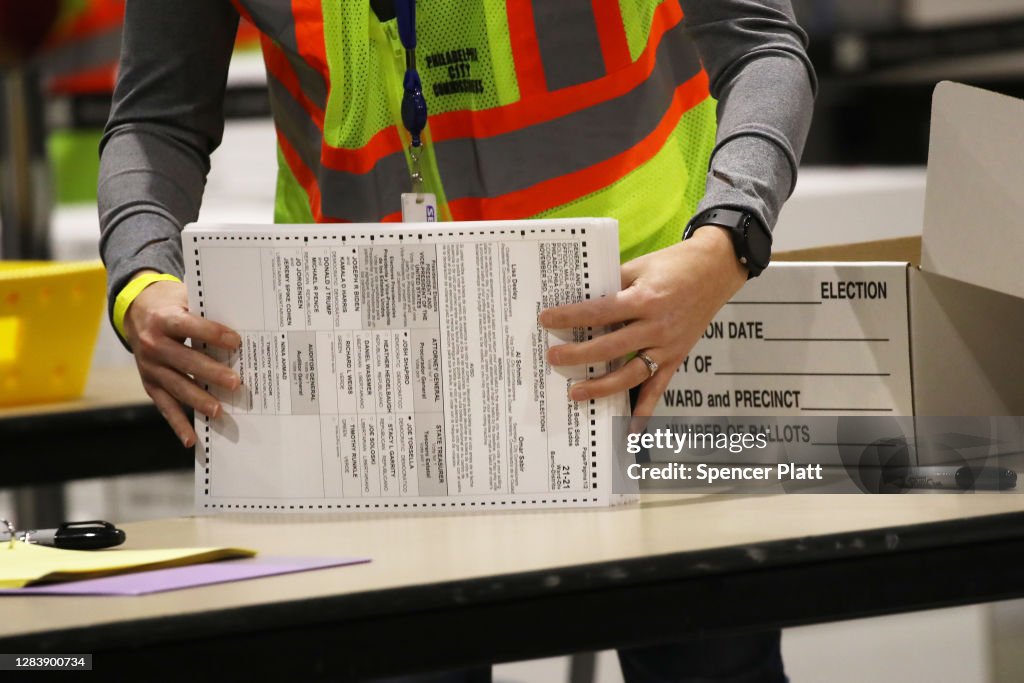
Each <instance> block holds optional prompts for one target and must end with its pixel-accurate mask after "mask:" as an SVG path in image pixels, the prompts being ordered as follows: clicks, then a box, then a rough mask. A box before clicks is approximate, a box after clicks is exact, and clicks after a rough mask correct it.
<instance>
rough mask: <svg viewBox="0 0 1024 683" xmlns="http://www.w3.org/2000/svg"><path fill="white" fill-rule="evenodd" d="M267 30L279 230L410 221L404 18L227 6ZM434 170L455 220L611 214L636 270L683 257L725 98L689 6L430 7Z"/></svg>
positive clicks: (479, 0)
mask: <svg viewBox="0 0 1024 683" xmlns="http://www.w3.org/2000/svg"><path fill="white" fill-rule="evenodd" d="M232 1H233V2H234V4H235V6H236V8H237V9H238V10H239V13H240V14H241V15H242V16H243V17H244V18H246V19H248V20H249V21H250V22H252V23H253V24H255V25H256V27H257V28H258V29H259V30H260V32H261V34H262V35H261V41H262V47H263V52H264V59H265V61H266V65H267V72H268V79H269V91H270V98H271V106H272V109H273V113H274V119H275V124H276V128H277V141H278V165H279V169H278V184H277V201H276V210H275V219H276V220H277V221H278V222H287V223H306V222H313V221H316V222H324V221H351V222H373V221H397V220H400V218H401V205H400V193H402V192H407V191H409V187H410V180H409V168H408V158H407V157H408V155H407V147H408V135H407V133H406V131H405V129H404V128H403V127H402V125H401V120H402V119H401V115H400V103H401V96H402V76H403V74H404V72H405V53H404V50H403V48H402V45H401V42H400V40H399V37H398V31H397V22H396V21H395V20H394V19H391V20H390V21H386V22H382V21H380V20H379V19H378V18H377V16H376V14H375V13H374V12H373V11H372V10H371V7H370V2H369V0H333V1H331V0H291V1H290V2H288V1H286V0H232ZM417 34H418V45H417V50H416V54H417V68H418V70H419V72H420V76H421V77H422V79H423V83H424V93H425V95H426V99H427V103H428V105H429V108H430V119H429V124H428V127H427V130H426V134H425V142H426V153H425V154H424V156H423V159H422V162H421V163H422V164H423V170H424V176H425V181H426V182H425V185H426V191H429V192H433V193H435V194H436V195H437V197H438V203H439V211H440V213H441V215H442V217H444V218H450V219H455V220H486V219H512V218H556V217H570V216H611V217H614V218H617V219H618V220H619V225H620V251H621V256H622V258H623V259H629V258H632V257H635V256H638V255H640V254H643V253H647V252H650V251H654V250H656V249H660V248H662V247H665V246H668V245H670V244H673V243H677V242H678V241H679V240H680V238H681V236H682V231H683V229H684V227H685V225H686V223H687V221H688V220H689V219H690V217H691V215H692V214H693V213H694V210H695V208H696V206H697V203H698V201H699V200H700V198H701V196H702V195H703V193H704V186H705V176H706V173H707V167H708V160H709V158H710V154H711V150H712V148H713V146H714V138H715V110H714V106H715V103H714V100H712V98H711V97H710V95H709V92H708V77H707V74H706V72H705V71H704V70H703V68H702V66H701V62H700V59H699V57H698V54H697V52H696V49H695V47H694V45H693V43H692V41H691V40H690V39H689V37H688V36H687V34H686V32H685V30H684V26H683V12H682V9H681V8H680V5H679V2H678V0H663V1H660V2H659V1H658V0H557V2H555V1H553V0H474V1H471V2H470V1H467V2H455V1H454V0H451V1H447V2H446V1H443V0H421V1H420V2H418V3H417Z"/></svg>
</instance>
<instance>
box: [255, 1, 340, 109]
mask: <svg viewBox="0 0 1024 683" xmlns="http://www.w3.org/2000/svg"><path fill="white" fill-rule="evenodd" d="M240 4H241V5H242V6H243V7H245V9H246V10H247V11H248V13H249V16H250V17H252V21H253V23H254V24H255V25H256V28H258V29H259V30H260V31H261V32H262V33H264V34H265V35H267V36H269V37H270V38H271V39H273V40H274V41H275V42H276V43H277V44H278V45H279V46H280V48H281V51H282V52H283V53H284V54H285V56H286V57H287V58H288V63H289V64H291V67H292V69H293V70H294V71H295V75H296V76H297V77H298V79H299V85H300V86H301V87H302V92H303V93H305V95H306V97H308V98H309V101H310V102H312V103H313V104H315V105H316V106H317V107H319V108H320V109H324V108H326V107H327V83H326V82H325V81H324V77H323V74H321V73H320V72H319V71H317V70H316V69H314V68H313V67H311V66H310V65H309V64H308V63H307V62H306V60H305V59H303V58H302V56H301V54H300V53H299V41H298V38H297V37H296V33H295V15H293V14H292V4H291V2H289V1H288V0H240Z"/></svg>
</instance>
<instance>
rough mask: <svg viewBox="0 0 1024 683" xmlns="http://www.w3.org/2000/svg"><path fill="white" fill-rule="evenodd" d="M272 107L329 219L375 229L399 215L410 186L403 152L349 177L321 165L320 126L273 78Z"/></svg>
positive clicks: (279, 128) (278, 123)
mask: <svg viewBox="0 0 1024 683" xmlns="http://www.w3.org/2000/svg"><path fill="white" fill-rule="evenodd" d="M267 85H268V90H269V92H270V106H271V108H272V109H273V111H274V123H275V125H276V126H277V129H278V131H280V133H281V135H282V136H284V138H285V139H286V140H287V141H288V143H289V144H290V145H291V146H292V148H294V149H295V152H296V154H298V155H299V158H300V159H301V160H302V163H303V164H305V165H306V167H307V168H309V170H310V171H311V172H312V173H313V175H314V176H316V178H317V181H318V184H319V186H320V204H321V206H320V208H321V211H322V212H323V214H324V215H325V216H327V217H330V218H340V219H344V220H348V221H353V222H362V223H372V222H375V221H378V220H380V219H381V218H383V217H384V216H387V215H388V214H392V213H395V212H398V211H401V209H402V204H401V197H400V195H401V193H402V192H406V191H407V190H406V188H407V187H408V185H409V170H408V167H407V165H406V161H405V154H404V152H396V153H394V154H390V155H388V156H386V157H384V158H383V159H381V160H380V161H378V162H377V164H376V166H374V167H373V168H372V169H371V170H370V171H369V172H368V173H362V174H360V173H346V172H344V171H335V170H332V169H329V168H324V167H323V166H322V165H321V164H320V148H321V144H322V135H321V133H320V129H319V128H318V127H317V125H316V122H315V121H314V120H313V119H312V118H310V116H309V114H308V113H306V110H305V109H303V108H302V106H301V105H300V104H299V103H298V102H297V101H296V100H295V98H294V97H292V94H291V93H290V92H288V90H287V89H286V88H285V87H284V86H283V85H282V84H281V83H280V82H279V81H278V80H277V79H276V78H274V77H273V76H272V75H268V76H267Z"/></svg>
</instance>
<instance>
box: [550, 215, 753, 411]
mask: <svg viewBox="0 0 1024 683" xmlns="http://www.w3.org/2000/svg"><path fill="white" fill-rule="evenodd" d="M747 275H748V271H747V269H746V267H745V266H743V265H742V264H741V263H740V262H739V260H738V259H737V258H736V252H735V251H734V250H733V246H732V241H731V239H730V237H729V234H728V233H727V232H726V231H725V230H724V229H722V228H717V227H714V226H705V227H703V228H701V229H700V230H698V231H696V232H695V233H694V235H693V237H691V238H690V239H688V240H687V241H685V242H680V243H679V244H675V245H673V246H671V247H667V248H665V249H662V250H660V251H656V252H653V253H650V254H646V255H645V256H641V257H640V258H637V259H634V260H632V261H629V262H628V263H625V264H623V266H622V291H620V292H618V293H616V294H614V295H612V296H607V297H602V298H600V299H592V300H590V301H584V302H581V303H578V304H569V305H567V306H559V307H556V308H549V309H546V310H544V311H541V313H540V324H541V325H542V326H543V327H545V328H547V329H568V328H573V327H604V326H615V325H624V326H623V327H620V328H618V329H615V330H614V331H612V332H609V333H608V334H604V335H602V336H600V337H596V338H594V339H592V340H590V341H586V342H581V343H576V344H561V345H558V346H552V347H551V348H550V349H548V362H549V363H551V365H554V366H562V365H582V364H590V365H592V364H595V363H604V362H606V361H610V360H614V359H615V358H620V357H622V356H625V355H627V354H630V353H634V352H637V351H643V352H645V353H646V354H647V355H648V356H649V357H650V358H651V360H653V361H655V362H656V363H657V364H658V371H657V372H656V373H655V374H654V376H653V377H651V376H650V374H649V373H648V371H647V365H646V364H645V363H644V362H643V360H642V359H640V358H638V357H637V358H633V359H632V360H630V361H629V362H628V363H626V364H625V365H623V366H622V367H620V368H619V369H617V370H615V371H614V372H611V373H608V374H607V375H604V376H602V377H597V378H594V379H590V380H586V381H583V382H578V383H576V384H574V385H573V386H572V388H571V389H570V390H569V398H571V399H573V400H576V401H586V400H589V399H592V398H600V397H602V396H608V395H610V394H614V393H616V392H619V391H626V390H628V389H631V388H632V387H635V386H636V385H638V384H640V383H643V387H642V388H641V390H640V394H639V397H638V399H637V402H636V406H634V408H633V415H634V416H636V417H645V416H649V415H650V414H651V413H652V412H653V410H654V407H655V405H656V404H657V402H658V397H659V396H660V395H661V393H662V392H663V391H665V389H666V388H667V387H668V383H669V381H670V380H671V379H672V375H673V374H675V371H676V368H678V367H679V365H680V363H682V362H683V359H684V358H686V355H687V354H688V353H690V349H692V348H693V345H694V344H696V343H697V341H698V340H699V339H700V337H701V335H702V334H704V331H705V330H706V329H707V327H708V325H709V324H710V323H711V321H712V319H714V317H715V314H717V313H718V310H719V309H720V308H721V307H722V306H724V305H725V303H726V302H727V301H729V299H731V298H732V297H733V295H734V294H736V292H738V291H739V290H740V288H741V287H742V286H743V283H745V282H746V281H747Z"/></svg>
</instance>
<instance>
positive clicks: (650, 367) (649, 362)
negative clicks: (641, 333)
mask: <svg viewBox="0 0 1024 683" xmlns="http://www.w3.org/2000/svg"><path fill="white" fill-rule="evenodd" d="M636 357H637V358H639V359H640V360H642V361H643V362H644V365H646V366H647V372H648V373H650V376H649V377H648V378H647V379H650V378H651V377H654V373H656V372H657V371H658V363H657V362H655V360H654V359H653V358H651V357H650V356H648V355H647V353H646V352H644V351H637V352H636Z"/></svg>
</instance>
